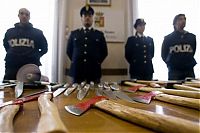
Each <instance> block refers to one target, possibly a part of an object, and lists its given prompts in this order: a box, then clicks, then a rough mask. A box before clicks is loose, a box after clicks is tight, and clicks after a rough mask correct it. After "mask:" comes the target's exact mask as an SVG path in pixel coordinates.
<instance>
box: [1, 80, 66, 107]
mask: <svg viewBox="0 0 200 133" xmlns="http://www.w3.org/2000/svg"><path fill="white" fill-rule="evenodd" d="M62 85H63V84H58V85H54V86H51V87H50V88H49V87H48V88H47V89H44V90H41V91H38V92H36V93H32V94H29V95H26V96H24V97H21V98H17V99H14V100H11V101H7V102H4V103H1V104H0V108H2V107H4V106H7V105H14V104H23V103H25V102H29V101H32V100H36V99H38V97H39V96H40V95H41V94H42V93H44V92H47V91H54V90H56V89H57V88H59V87H61V86H62Z"/></svg>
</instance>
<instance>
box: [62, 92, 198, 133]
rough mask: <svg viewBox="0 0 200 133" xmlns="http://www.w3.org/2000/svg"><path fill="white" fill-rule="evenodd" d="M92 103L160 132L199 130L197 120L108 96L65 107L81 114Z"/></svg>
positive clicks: (115, 114)
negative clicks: (121, 101) (115, 99)
mask: <svg viewBox="0 0 200 133" xmlns="http://www.w3.org/2000/svg"><path fill="white" fill-rule="evenodd" d="M92 105H94V106H95V107H97V108H99V109H101V110H103V111H106V112H108V113H110V114H112V115H114V116H117V117H118V118H121V119H124V120H127V121H129V122H131V123H134V124H137V125H140V126H143V127H146V128H149V129H152V130H155V131H158V132H165V133H169V132H170V133H177V132H180V133H190V132H193V133H197V132H198V131H199V125H198V123H196V122H192V121H189V120H185V119H181V118H177V117H174V116H169V115H163V114H157V113H154V112H150V111H146V110H142V109H136V108H132V107H129V106H125V105H122V104H118V103H116V102H113V101H110V100H106V98H105V97H102V96H97V97H94V98H92V99H90V100H88V101H86V102H83V103H78V104H76V105H68V106H65V109H66V110H67V111H68V112H69V113H72V114H75V115H81V114H82V113H84V112H85V111H87V110H88V109H89V108H90V107H91V106H92Z"/></svg>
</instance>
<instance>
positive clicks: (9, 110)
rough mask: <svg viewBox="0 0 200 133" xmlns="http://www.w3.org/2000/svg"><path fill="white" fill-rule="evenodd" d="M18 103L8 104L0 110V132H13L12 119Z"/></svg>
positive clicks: (18, 106)
mask: <svg viewBox="0 0 200 133" xmlns="http://www.w3.org/2000/svg"><path fill="white" fill-rule="evenodd" d="M19 108H20V105H8V106H6V107H3V108H2V109H1V110H0V132H1V133H2V132H9V133H10V132H13V119H14V117H15V115H16V114H17V112H18V111H19Z"/></svg>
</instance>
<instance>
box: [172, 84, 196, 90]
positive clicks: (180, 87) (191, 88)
mask: <svg viewBox="0 0 200 133" xmlns="http://www.w3.org/2000/svg"><path fill="white" fill-rule="evenodd" d="M173 87H174V88H176V89H180V90H190V91H200V89H198V88H195V87H191V86H186V85H178V84H174V85H173Z"/></svg>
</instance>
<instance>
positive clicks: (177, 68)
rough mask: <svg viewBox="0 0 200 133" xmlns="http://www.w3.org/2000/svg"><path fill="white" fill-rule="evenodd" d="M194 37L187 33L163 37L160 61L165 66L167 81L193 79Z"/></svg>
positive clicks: (176, 32)
mask: <svg viewBox="0 0 200 133" xmlns="http://www.w3.org/2000/svg"><path fill="white" fill-rule="evenodd" d="M195 51H196V36H195V35H194V34H192V33H189V32H186V31H185V32H183V33H181V32H178V31H174V32H172V33H171V34H169V35H167V36H165V38H164V41H163V44H162V53H161V56H162V59H163V61H164V62H165V63H166V64H167V67H168V70H169V73H168V74H169V75H168V79H169V80H183V79H185V78H186V77H195V76H194V70H193V67H194V66H195V65H196V61H195V59H194V54H195Z"/></svg>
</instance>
